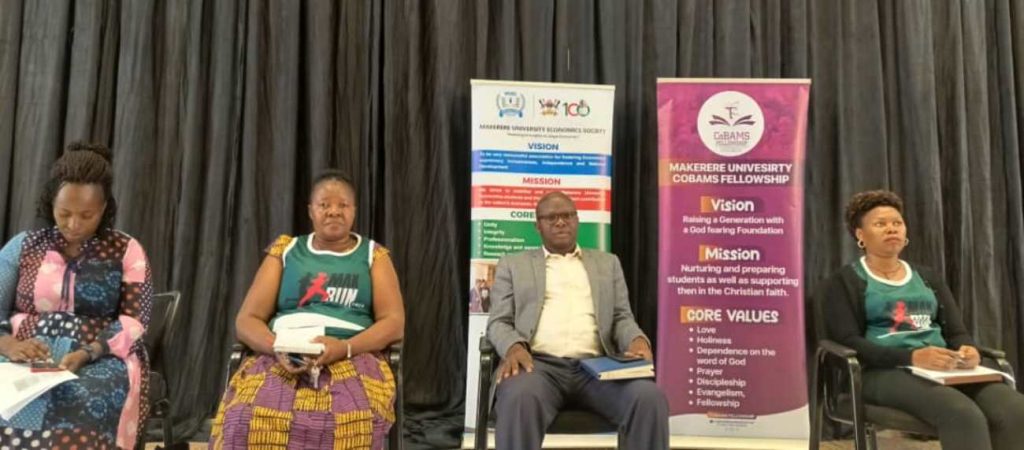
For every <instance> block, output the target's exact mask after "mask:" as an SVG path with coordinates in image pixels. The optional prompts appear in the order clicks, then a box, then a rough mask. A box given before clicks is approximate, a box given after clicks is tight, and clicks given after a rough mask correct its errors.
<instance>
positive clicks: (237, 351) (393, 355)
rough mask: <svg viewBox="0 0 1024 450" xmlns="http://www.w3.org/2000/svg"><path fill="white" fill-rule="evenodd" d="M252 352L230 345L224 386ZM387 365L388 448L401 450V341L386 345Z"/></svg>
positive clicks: (402, 417)
mask: <svg viewBox="0 0 1024 450" xmlns="http://www.w3.org/2000/svg"><path fill="white" fill-rule="evenodd" d="M252 354H253V351H252V350H251V349H250V348H249V347H246V346H245V344H242V343H240V342H236V343H235V344H234V345H233V346H232V347H231V359H230V360H229V361H228V370H227V374H226V375H225V377H224V387H225V388H227V386H228V383H229V382H230V381H231V376H232V375H233V374H234V373H235V372H237V371H238V368H239V367H240V366H241V365H242V360H243V359H245V357H247V356H250V355H252ZM386 356H387V358H388V367H390V368H391V373H392V374H393V375H394V377H395V424H394V425H392V426H391V430H390V431H389V432H388V449H389V450H402V448H404V445H403V443H402V433H403V431H404V430H405V411H404V409H405V400H404V398H403V394H402V386H403V385H404V384H405V383H404V381H403V379H402V343H401V342H396V343H394V344H391V346H389V347H388V350H387V354H386Z"/></svg>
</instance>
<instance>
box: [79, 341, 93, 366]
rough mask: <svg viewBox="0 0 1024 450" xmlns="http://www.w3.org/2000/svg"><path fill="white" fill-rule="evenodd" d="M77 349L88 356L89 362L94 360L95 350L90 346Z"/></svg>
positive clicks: (86, 345)
mask: <svg viewBox="0 0 1024 450" xmlns="http://www.w3.org/2000/svg"><path fill="white" fill-rule="evenodd" d="M78 349H79V350H81V351H83V352H85V354H86V355H89V362H92V361H95V360H96V356H97V355H96V349H95V348H93V346H92V344H85V345H83V346H81V347H78Z"/></svg>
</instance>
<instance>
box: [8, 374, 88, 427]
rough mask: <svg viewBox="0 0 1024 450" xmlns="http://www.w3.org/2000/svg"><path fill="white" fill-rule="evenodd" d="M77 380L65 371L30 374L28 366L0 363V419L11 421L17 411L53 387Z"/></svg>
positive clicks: (73, 375)
mask: <svg viewBox="0 0 1024 450" xmlns="http://www.w3.org/2000/svg"><path fill="white" fill-rule="evenodd" d="M76 378H78V376H76V375H75V374H73V373H71V372H68V371H67V370H60V371H55V372H32V369H31V368H29V365H28V364H18V363H11V362H4V363H0V392H2V393H3V395H0V417H2V418H3V419H4V420H8V421H9V420H11V418H12V417H14V415H15V414H17V413H18V411H21V409H22V408H24V407H25V406H27V405H28V404H29V403H31V402H32V400H35V399H36V398H38V397H39V396H40V395H43V394H45V393H46V391H49V390H50V389H53V387H54V386H57V385H58V384H61V383H63V382H65V381H68V380H74V379H76Z"/></svg>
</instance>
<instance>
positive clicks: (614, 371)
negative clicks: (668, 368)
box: [580, 356, 654, 381]
mask: <svg viewBox="0 0 1024 450" xmlns="http://www.w3.org/2000/svg"><path fill="white" fill-rule="evenodd" d="M580 364H582V365H583V369H584V370H586V371H587V372H588V373H590V375H591V376H593V377H594V378H597V379H598V380H602V381H603V380H628V379H631V378H651V377H653V376H654V363H652V362H650V361H648V360H646V359H638V360H635V361H628V362H621V361H616V360H614V359H612V358H609V357H607V356H601V357H597V358H590V359H584V360H583V361H580Z"/></svg>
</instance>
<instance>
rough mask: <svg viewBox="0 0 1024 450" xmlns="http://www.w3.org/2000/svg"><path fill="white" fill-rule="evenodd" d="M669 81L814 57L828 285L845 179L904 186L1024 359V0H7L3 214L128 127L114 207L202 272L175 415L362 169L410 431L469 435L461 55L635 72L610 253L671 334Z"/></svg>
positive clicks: (421, 437) (928, 254) (953, 267)
mask: <svg viewBox="0 0 1024 450" xmlns="http://www.w3.org/2000/svg"><path fill="white" fill-rule="evenodd" d="M657 77H769V78H775V77H786V78H791V77H799V78H812V79H813V83H814V84H813V86H812V90H811V93H812V94H811V108H810V125H811V126H810V132H809V136H808V147H807V173H806V174H805V175H806V185H807V194H806V203H805V214H806V215H805V217H806V220H805V232H806V233H805V234H806V238H805V249H806V250H805V256H804V258H805V267H806V273H805V288H806V289H807V292H808V293H810V292H812V291H813V289H814V288H815V287H816V286H817V285H819V284H820V281H821V280H822V279H823V278H824V277H825V276H827V275H828V273H830V272H831V271H833V270H834V269H836V268H837V267H839V266H840V265H841V264H843V263H844V262H846V261H849V260H850V259H852V258H853V257H854V256H855V255H856V254H857V252H856V248H855V246H854V245H853V240H852V239H850V238H849V237H848V235H847V234H846V232H845V229H844V226H843V224H842V219H841V216H842V213H841V212H842V207H843V204H844V202H845V199H846V198H848V197H849V195H851V194H852V193H854V192H857V191H860V190H863V189H869V188H891V189H894V190H896V191H897V192H899V193H900V194H901V195H903V197H904V199H905V200H906V202H907V211H906V216H907V220H908V223H909V226H910V234H909V235H910V239H911V244H910V247H909V248H908V250H907V252H906V255H905V256H906V257H907V258H908V259H909V260H911V261H913V262H918V263H922V264H928V265H931V266H934V267H936V268H938V269H940V270H941V271H943V273H945V274H946V278H947V280H948V281H949V283H950V284H951V286H952V288H953V291H954V293H955V294H956V295H957V297H958V299H959V301H960V304H961V308H962V309H963V310H964V313H965V317H966V320H967V321H968V324H969V325H970V326H971V328H972V329H973V330H974V333H975V334H976V336H977V338H978V339H979V340H980V342H981V343H983V344H986V345H991V346H997V347H1002V348H1004V349H1006V350H1007V351H1008V352H1009V355H1010V356H1011V359H1012V360H1013V362H1015V363H1017V362H1019V361H1021V357H1022V356H1024V329H1022V317H1024V313H1022V311H1021V308H1020V299H1021V297H1022V294H1024V264H1022V257H1024V208H1022V185H1021V181H1022V180H1021V165H1022V159H1021V154H1020V152H1021V132H1022V131H1024V93H1022V90H1024V1H1022V0H988V1H974V0H961V1H955V0H942V1H931V0H908V1H888V0H879V1H866V0H842V1H827V2H824V1H823V2H819V1H812V0H790V1H782V0H763V1H726V0H723V1H702V0H688V1H681V0H680V1H677V0H628V1H627V0H596V1H583V0H562V1H551V0H532V1H512V0H505V1H501V0H491V1H478V0H423V1H417V0H388V1H383V0H377V1H372V0H360V1H357V0H351V1H342V2H335V1H331V0H319V1H317V0H308V1H301V2H300V1H267V0H249V1H245V0H216V1H214V0H207V1H202V0H191V1H184V0H182V1H156V0H131V1H116V0H109V1H100V0H78V1H66V0H0V234H2V235H3V236H4V237H10V236H11V235H13V234H14V233H16V232H18V231H20V230H24V229H27V228H30V227H33V226H37V225H38V222H37V221H36V218H35V214H34V208H35V202H36V200H37V197H38V194H39V192H40V190H41V188H42V185H43V182H44V180H45V179H46V177H47V174H48V168H49V166H50V164H51V163H52V162H53V161H54V160H55V159H56V158H57V157H58V156H59V155H60V154H61V151H62V147H63V146H64V145H65V144H66V143H68V142H71V141H74V140H82V139H84V140H94V141H101V142H105V143H107V144H109V145H111V146H112V147H113V150H114V154H115V157H114V166H115V170H116V181H115V195H116V196H117V199H118V201H119V202H120V211H119V217H118V220H117V225H118V226H119V227H120V228H121V229H123V230H125V231H127V232H129V233H131V234H133V235H134V236H136V237H137V238H138V239H139V240H140V241H141V242H142V243H143V245H144V246H145V248H146V250H147V252H148V254H149V257H150V259H151V262H152V265H153V268H154V274H155V282H156V285H157V287H158V288H159V289H161V290H162V289H178V290H181V291H182V292H183V294H184V304H183V305H182V309H181V311H180V313H181V314H182V315H183V318H184V320H182V321H180V322H179V323H178V326H177V327H176V329H174V330H172V339H171V341H172V344H171V349H170V351H169V353H168V355H169V359H167V360H166V361H164V362H163V363H164V364H165V365H166V366H167V367H168V368H169V370H171V372H170V374H171V377H170V378H171V380H170V381H171V392H172V396H173V405H174V406H173V409H174V416H175V419H176V422H177V424H178V425H177V432H178V434H179V435H180V436H185V435H189V434H191V433H192V432H194V431H195V430H196V429H198V428H199V427H200V426H201V424H202V422H203V420H204V419H205V418H206V417H208V416H209V415H210V414H211V413H212V411H213V408H214V407H215V405H216V402H217V400H218V395H219V393H220V391H221V389H222V387H223V386H222V384H223V376H224V367H225V363H226V360H227V349H228V346H229V345H230V342H231V341H232V339H233V330H232V327H233V320H234V313H235V311H237V308H238V306H239V304H240V303H241V300H242V298H243V297H244V295H245V292H246V289H247V287H248V284H249V282H250V280H251V277H252V275H253V274H254V272H255V269H256V267H257V265H258V264H259V261H260V258H261V249H262V248H263V247H264V246H265V245H266V244H267V243H269V242H270V241H271V239H272V238H273V237H274V236H275V235H277V234H279V233H298V232H305V231H308V229H309V225H308V220H307V218H306V213H305V204H306V196H307V194H308V183H309V180H310V178H311V176H312V175H313V174H315V173H316V172H317V171H318V170H319V169H322V168H324V167H328V166H336V167H340V168H342V169H345V170H347V171H349V172H350V173H351V174H352V175H353V177H354V179H355V182H356V184H357V185H358V188H359V194H358V196H359V210H358V225H357V230H358V231H359V232H362V233H364V234H367V235H369V236H371V237H373V238H375V239H377V240H379V241H381V242H383V243H384V244H385V245H387V246H389V247H390V248H391V250H392V252H393V258H394V259H395V263H396V266H397V269H398V273H399V276H400V278H401V282H402V289H403V293H404V295H405V302H406V310H407V327H406V341H405V359H404V361H405V380H406V387H405V394H406V399H407V412H408V413H409V414H410V416H411V417H410V422H409V424H408V428H407V438H408V439H409V440H410V441H411V442H414V443H417V444H419V446H420V447H430V446H433V447H442V446H454V445H456V436H457V434H458V433H460V432H461V423H462V422H461V420H462V417H461V415H462V397H463V390H464V381H463V377H464V372H465V350H464V349H465V344H466V334H465V333H466V332H465V323H466V317H467V313H466V305H467V303H468V301H467V299H466V298H465V297H466V292H467V291H466V289H465V288H464V287H465V286H468V273H467V271H468V267H467V258H468V245H467V243H468V240H467V237H468V236H469V227H468V224H469V185H470V178H469V175H470V172H469V170H470V169H469V148H470V126H469V124H470V110H469V95H470V94H469V93H470V91H469V79H470V78H487V79H505V80H526V81H558V82H572V83H601V84H614V85H615V86H616V94H615V95H616V105H615V108H616V110H615V129H614V144H613V145H614V146H613V151H614V158H615V165H614V173H613V177H614V178H613V186H614V187H613V189H614V191H613V192H614V204H613V216H612V226H613V230H614V232H613V241H612V245H613V249H614V251H615V252H616V253H618V254H619V256H620V258H621V259H622V263H623V267H624V269H625V271H626V278H627V281H628V283H629V286H630V287H631V293H632V302H633V305H634V308H635V311H636V316H637V319H638V321H639V322H640V325H641V326H642V327H643V328H644V330H646V331H647V332H648V334H650V335H651V336H656V329H655V324H656V322H657V321H656V315H657V294H656V292H657V290H656V288H657V279H656V276H657V260H658V259H657V253H658V247H659V243H658V241H657V236H658V234H657V232H656V230H657V223H658V221H657V214H658V212H657V177H656V173H657V143H656V129H657V120H656V112H655V102H654V100H655V79H656V78H657Z"/></svg>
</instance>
